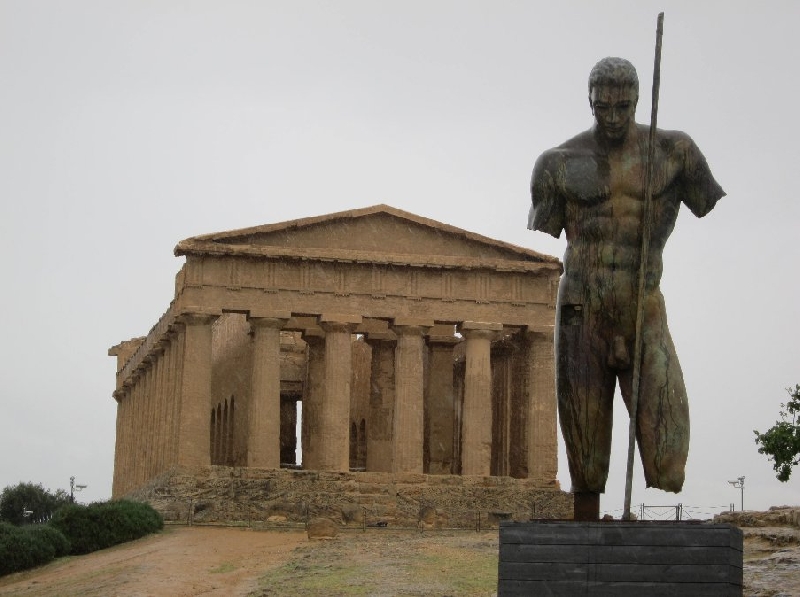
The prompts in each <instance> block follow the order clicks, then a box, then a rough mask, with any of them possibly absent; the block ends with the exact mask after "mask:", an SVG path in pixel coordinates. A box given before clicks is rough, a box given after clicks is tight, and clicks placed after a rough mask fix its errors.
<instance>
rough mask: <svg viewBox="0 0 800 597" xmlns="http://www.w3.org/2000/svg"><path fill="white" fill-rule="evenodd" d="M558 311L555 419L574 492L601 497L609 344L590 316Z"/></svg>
mask: <svg viewBox="0 0 800 597" xmlns="http://www.w3.org/2000/svg"><path fill="white" fill-rule="evenodd" d="M573 307H574V306H570V305H565V306H562V307H561V309H560V312H561V317H560V321H559V326H558V332H557V339H558V341H557V343H556V363H557V366H556V369H557V393H558V418H559V422H560V424H561V432H562V435H563V437H564V443H565V445H566V449H567V462H568V464H569V472H570V477H571V479H572V491H573V492H575V493H576V495H577V494H582V493H595V494H599V493H603V492H604V491H605V486H606V478H607V477H608V463H609V458H610V454H611V425H612V420H613V416H612V407H613V400H614V387H615V384H616V379H615V376H614V373H613V371H611V370H610V369H609V367H608V365H607V360H608V354H607V352H608V344H607V343H606V342H605V341H603V340H602V338H601V337H600V334H599V333H598V330H597V329H596V326H597V321H596V320H595V319H594V317H593V316H592V314H591V313H586V312H583V310H582V309H580V310H579V311H578V312H573Z"/></svg>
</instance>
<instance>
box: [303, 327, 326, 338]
mask: <svg viewBox="0 0 800 597" xmlns="http://www.w3.org/2000/svg"><path fill="white" fill-rule="evenodd" d="M301 334H302V336H303V340H304V341H305V342H315V341H321V340H324V339H325V330H323V329H322V328H321V327H319V326H315V327H313V328H306V329H304V330H303V331H302V332H301Z"/></svg>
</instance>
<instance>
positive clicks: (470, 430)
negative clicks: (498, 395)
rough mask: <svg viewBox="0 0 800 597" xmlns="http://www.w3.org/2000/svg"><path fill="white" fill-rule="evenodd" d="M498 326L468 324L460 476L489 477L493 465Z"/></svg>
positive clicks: (462, 329)
mask: <svg viewBox="0 0 800 597" xmlns="http://www.w3.org/2000/svg"><path fill="white" fill-rule="evenodd" d="M502 329H503V326H502V324H499V323H483V322H476V321H465V322H464V323H462V324H461V325H460V326H459V331H460V332H461V334H462V335H463V336H464V337H465V338H466V357H467V359H466V374H465V377H464V411H463V415H462V421H463V422H462V440H461V441H462V448H461V474H462V475H483V476H488V475H489V474H490V471H491V461H492V368H491V345H492V339H493V338H494V337H495V336H496V335H497V332H499V331H501V330H502Z"/></svg>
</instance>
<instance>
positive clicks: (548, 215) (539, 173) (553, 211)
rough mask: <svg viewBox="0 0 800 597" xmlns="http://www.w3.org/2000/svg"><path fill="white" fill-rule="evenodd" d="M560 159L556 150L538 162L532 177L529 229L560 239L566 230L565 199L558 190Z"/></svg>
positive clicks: (545, 154) (542, 156)
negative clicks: (557, 179) (562, 232)
mask: <svg viewBox="0 0 800 597" xmlns="http://www.w3.org/2000/svg"><path fill="white" fill-rule="evenodd" d="M557 172H558V159H557V155H556V153H555V151H554V150H550V151H548V152H545V153H544V154H542V155H541V156H539V159H538V160H536V165H535V166H534V167H533V176H531V200H532V203H531V209H530V212H529V214H528V229H529V230H541V231H542V232H547V233H548V234H550V235H551V236H554V237H555V238H558V237H559V236H561V231H562V230H563V229H564V198H563V197H562V196H561V194H560V193H559V191H558V189H557V185H556V178H557V176H558V174H557Z"/></svg>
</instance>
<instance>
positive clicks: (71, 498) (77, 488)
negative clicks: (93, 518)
mask: <svg viewBox="0 0 800 597" xmlns="http://www.w3.org/2000/svg"><path fill="white" fill-rule="evenodd" d="M87 487H88V485H76V484H75V477H70V478H69V501H70V503H72V504H74V503H75V492H76V491H81V490H83V489H86V488H87Z"/></svg>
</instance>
